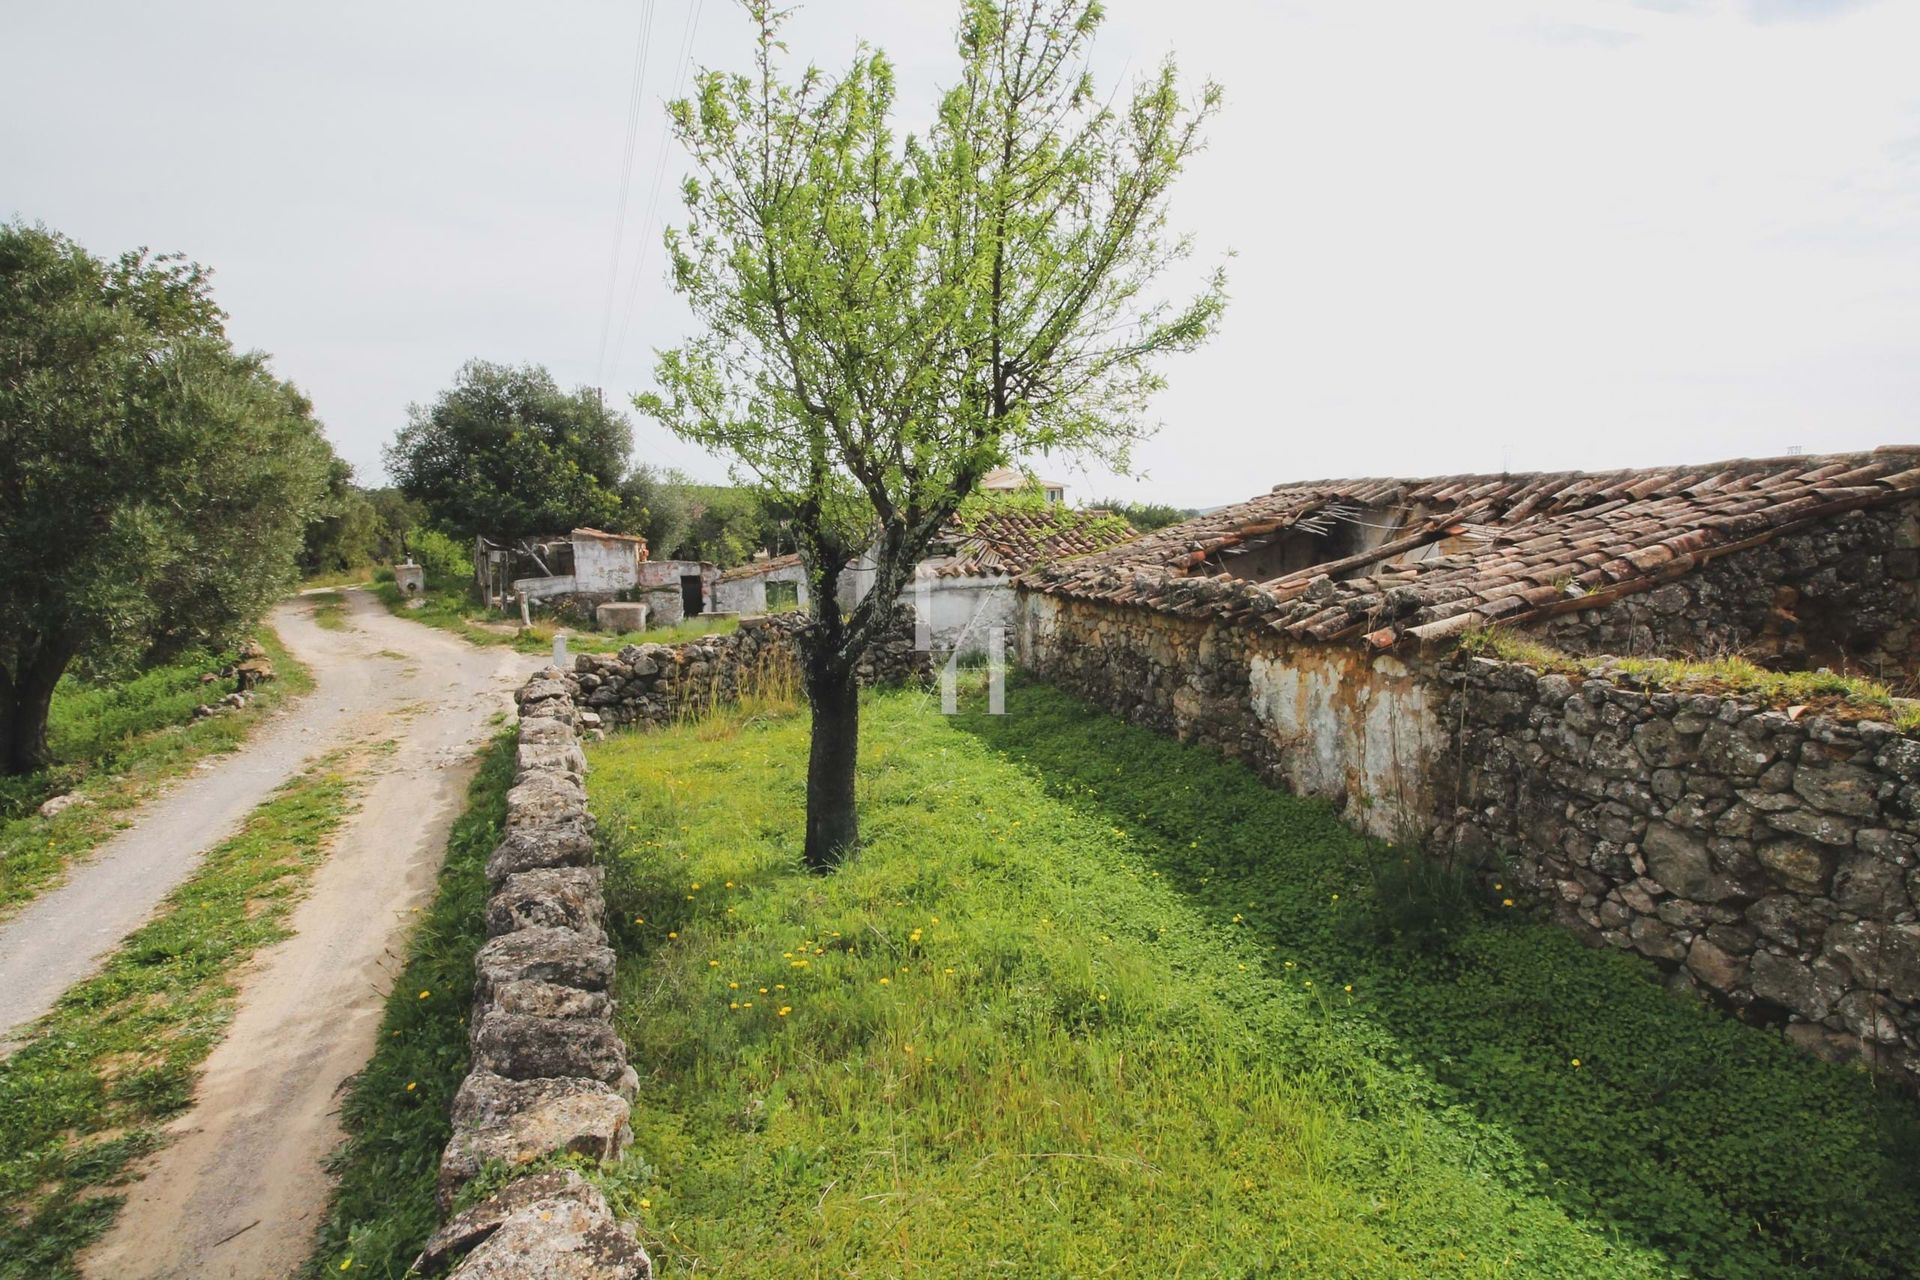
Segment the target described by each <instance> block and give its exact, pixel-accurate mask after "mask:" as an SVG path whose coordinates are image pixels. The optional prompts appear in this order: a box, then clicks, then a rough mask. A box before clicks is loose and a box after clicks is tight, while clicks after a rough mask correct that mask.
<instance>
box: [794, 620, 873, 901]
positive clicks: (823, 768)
mask: <svg viewBox="0 0 1920 1280" xmlns="http://www.w3.org/2000/svg"><path fill="white" fill-rule="evenodd" d="M807 701H808V703H809V704H811V706H812V708H813V744H812V751H811V753H810V754H809V755H808V757H807V844H806V850H805V856H806V860H807V865H808V866H809V867H811V868H812V869H813V870H815V871H826V870H829V869H831V868H832V867H833V866H834V865H835V864H836V863H838V862H839V861H840V859H842V858H843V857H845V856H846V855H847V854H848V853H849V852H850V851H851V850H852V849H853V846H854V843H855V842H856V841H857V840H858V839H859V838H860V824H859V818H858V816H857V815H856V814H855V812H854V807H853V769H854V763H855V761H856V760H857V759H858V757H859V754H860V684H859V681H858V680H857V679H856V678H855V677H854V673H853V668H852V666H851V664H847V663H841V662H836V661H832V660H831V659H826V658H821V657H815V658H813V659H812V660H811V661H809V663H808V665H807Z"/></svg>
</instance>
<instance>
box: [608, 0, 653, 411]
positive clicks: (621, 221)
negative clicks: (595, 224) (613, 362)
mask: <svg viewBox="0 0 1920 1280" xmlns="http://www.w3.org/2000/svg"><path fill="white" fill-rule="evenodd" d="M655 11H656V6H655V0H642V2H641V7H640V31H639V34H638V35H637V36H636V37H635V39H634V44H633V71H632V73H631V74H630V76H629V77H628V80H627V142H626V147H625V148H624V152H625V154H624V156H623V158H622V160H621V164H620V195H619V198H618V201H617V202H616V204H615V206H614V215H613V260H612V261H611V262H610V263H608V265H607V303H606V308H605V311H604V313H603V314H602V316H601V319H600V359H599V364H598V367H597V372H596V375H595V377H594V382H595V383H596V384H597V383H599V382H601V381H602V380H603V379H604V378H605V375H606V369H607V335H608V334H609V333H610V332H611V331H612V329H613V301H614V299H615V298H616V297H617V296H619V289H620V258H621V250H622V249H624V248H625V247H626V239H627V199H628V193H629V192H630V191H631V190H632V188H633V155H634V147H635V145H636V144H637V143H638V142H639V140H640V107H641V104H642V103H643V102H644V101H645V98H646V83H647V61H648V55H649V54H650V53H651V52H652V46H653V18H654V13H655Z"/></svg>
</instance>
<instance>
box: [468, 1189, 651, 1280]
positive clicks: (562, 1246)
mask: <svg viewBox="0 0 1920 1280" xmlns="http://www.w3.org/2000/svg"><path fill="white" fill-rule="evenodd" d="M652 1275H653V1262H652V1260H651V1259H649V1258H648V1257H647V1251H646V1250H645V1249H642V1248H641V1247H640V1242H639V1241H638V1240H636V1239H635V1238H634V1233H633V1229H632V1228H631V1227H629V1226H627V1225H625V1224H624V1223H619V1222H615V1221H614V1220H613V1218H612V1217H611V1216H609V1215H605V1214H596V1213H592V1212H590V1211H589V1210H588V1209H586V1208H585V1207H584V1206H582V1205H580V1204H578V1203H577V1202H575V1201H571V1200H536V1201H534V1202H533V1203H532V1204H530V1205H528V1206H527V1207H526V1208H524V1209H521V1210H519V1211H518V1212H516V1213H513V1214H510V1215H509V1216H508V1217H507V1218H506V1219H505V1220H504V1221H503V1222H501V1224H500V1225H499V1227H497V1228H496V1229H495V1230H494V1231H493V1233H492V1234H491V1235H489V1236H488V1237H487V1238H486V1239H485V1240H483V1241H481V1242H480V1243H479V1244H478V1245H476V1246H475V1247H474V1249H473V1251H472V1252H471V1253H469V1254H467V1256H466V1259H465V1261H463V1262H462V1263H461V1264H460V1266H459V1267H458V1268H457V1269H455V1271H454V1272H453V1276H454V1280H650V1278H651V1277H652Z"/></svg>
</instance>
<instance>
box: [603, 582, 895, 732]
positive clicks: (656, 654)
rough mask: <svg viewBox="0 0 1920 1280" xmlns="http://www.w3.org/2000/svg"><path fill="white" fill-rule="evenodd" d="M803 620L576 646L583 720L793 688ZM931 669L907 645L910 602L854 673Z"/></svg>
mask: <svg viewBox="0 0 1920 1280" xmlns="http://www.w3.org/2000/svg"><path fill="white" fill-rule="evenodd" d="M808 622H809V619H808V617H807V615H805V614H802V613H776V614H770V615H766V616H762V617H752V618H742V619H741V620H740V626H739V628H738V629H737V630H735V631H732V632H729V633H728V634H726V635H722V636H702V637H700V638H698V639H695V640H687V641H683V642H682V643H680V644H671V645H669V644H630V645H627V646H626V647H625V648H623V649H621V650H620V651H619V652H618V653H583V654H580V655H578V656H577V657H576V658H575V659H574V664H573V669H574V675H575V679H576V680H577V682H578V684H579V689H580V699H581V701H582V702H583V703H584V704H585V706H584V708H583V709H582V711H581V720H582V723H583V724H584V725H586V727H587V728H589V729H594V728H598V727H599V726H600V725H601V724H603V723H605V724H609V725H637V726H639V727H641V728H658V727H659V726H661V725H665V724H671V723H673V722H674V721H675V720H676V719H678V718H680V717H681V716H686V715H696V714H700V713H702V712H705V711H707V710H710V709H711V708H713V707H715V706H726V705H729V704H731V703H734V702H738V701H739V700H740V699H741V698H742V697H750V696H752V695H753V694H756V693H766V692H774V691H777V690H780V689H791V690H793V691H795V692H796V693H797V692H798V691H799V689H800V687H801V685H800V662H799V657H800V633H801V632H802V631H804V630H805V629H806V627H807V625H808ZM930 669H931V655H930V654H928V653H927V652H925V651H923V650H917V649H915V648H914V626H913V610H912V609H911V608H908V607H905V606H902V607H901V608H900V609H899V610H898V611H897V612H896V614H895V617H894V620H893V626H892V628H891V629H890V630H889V631H888V632H887V633H886V634H885V635H882V636H881V637H880V638H879V639H878V640H877V641H876V642H875V643H874V645H873V646H872V647H871V648H870V649H869V650H868V651H867V653H866V654H865V656H863V657H862V658H861V660H860V665H859V667H858V668H857V670H856V672H855V674H856V675H857V676H858V677H859V679H860V683H861V684H863V685H877V684H897V683H900V682H902V681H905V680H910V679H912V678H914V677H916V676H925V675H926V674H927V673H928V671H929V670H930Z"/></svg>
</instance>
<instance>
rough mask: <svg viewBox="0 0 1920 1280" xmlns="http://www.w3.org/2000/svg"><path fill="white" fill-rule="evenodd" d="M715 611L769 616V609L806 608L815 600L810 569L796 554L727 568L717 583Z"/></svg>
mask: <svg viewBox="0 0 1920 1280" xmlns="http://www.w3.org/2000/svg"><path fill="white" fill-rule="evenodd" d="M713 601H714V608H716V609H719V610H721V611H722V612H724V613H747V614H753V613H766V612H767V611H768V610H769V609H776V608H788V607H797V608H800V609H805V608H806V607H807V606H808V605H809V604H810V603H811V602H812V601H811V597H810V593H809V592H808V589H807V568H806V566H805V565H803V564H802V563H800V557H799V555H798V554H797V553H790V554H788V555H784V556H772V557H768V558H766V559H761V560H753V561H749V562H748V563H746V564H743V565H736V566H734V567H733V568H731V569H724V570H722V571H721V573H720V576H719V577H718V578H716V579H715V580H714V588H713Z"/></svg>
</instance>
